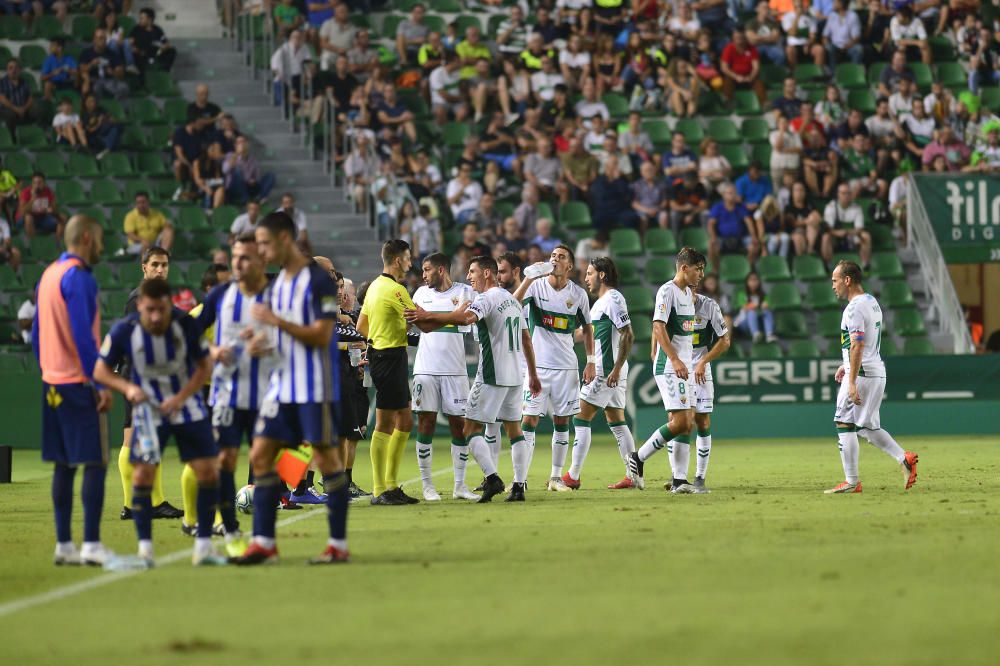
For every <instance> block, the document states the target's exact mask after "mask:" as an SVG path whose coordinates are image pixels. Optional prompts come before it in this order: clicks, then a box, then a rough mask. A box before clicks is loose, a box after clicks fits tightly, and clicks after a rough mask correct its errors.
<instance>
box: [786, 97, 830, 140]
mask: <svg viewBox="0 0 1000 666" xmlns="http://www.w3.org/2000/svg"><path fill="white" fill-rule="evenodd" d="M788 128H789V129H790V130H792V131H793V132H795V133H796V134H801V135H802V136H805V135H806V134H808V133H809V132H812V131H813V130H816V131H817V132H819V133H820V134H822V135H823V136H824V137H825V136H826V129H825V128H824V127H823V123H821V122H820V121H818V120H816V112H815V110H814V109H813V105H812V104H810V103H809V102H802V104H801V105H800V106H799V117H798V118H792V121H791V122H790V123H788Z"/></svg>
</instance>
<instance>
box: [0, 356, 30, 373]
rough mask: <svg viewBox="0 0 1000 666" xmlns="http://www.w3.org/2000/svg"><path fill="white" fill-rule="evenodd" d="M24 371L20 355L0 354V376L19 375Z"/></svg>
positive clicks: (22, 359)
mask: <svg viewBox="0 0 1000 666" xmlns="http://www.w3.org/2000/svg"><path fill="white" fill-rule="evenodd" d="M24 371H25V367H24V358H23V357H22V356H21V355H20V354H0V374H4V375H12V374H21V373H22V372H24Z"/></svg>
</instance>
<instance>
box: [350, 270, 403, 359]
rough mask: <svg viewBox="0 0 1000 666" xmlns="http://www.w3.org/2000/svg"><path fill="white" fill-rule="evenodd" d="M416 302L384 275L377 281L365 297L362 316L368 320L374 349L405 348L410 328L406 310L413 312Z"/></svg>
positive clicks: (389, 276)
mask: <svg viewBox="0 0 1000 666" xmlns="http://www.w3.org/2000/svg"><path fill="white" fill-rule="evenodd" d="M413 309H415V308H414V305H413V300H411V299H410V294H409V293H407V291H406V287H404V286H403V285H401V284H399V283H398V282H396V280H395V279H394V278H393V277H392V276H391V275H387V274H385V273H382V274H381V275H380V276H378V277H377V278H375V280H373V281H372V283H371V284H370V285H369V286H368V291H367V292H366V293H365V304H364V305H363V306H361V314H363V315H365V316H366V317H368V339H369V340H371V341H372V346H373V347H375V349H391V348H393V347H405V346H406V330H407V328H409V325H408V324H407V323H406V319H404V318H403V310H413Z"/></svg>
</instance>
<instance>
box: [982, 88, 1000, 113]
mask: <svg viewBox="0 0 1000 666" xmlns="http://www.w3.org/2000/svg"><path fill="white" fill-rule="evenodd" d="M979 97H980V99H981V100H982V102H983V106H985V107H986V108H987V109H989V110H990V111H993V112H994V113H997V112H1000V87H996V86H990V87H987V88H981V89H980V91H979Z"/></svg>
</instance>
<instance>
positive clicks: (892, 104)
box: [889, 75, 917, 121]
mask: <svg viewBox="0 0 1000 666" xmlns="http://www.w3.org/2000/svg"><path fill="white" fill-rule="evenodd" d="M915 87H916V86H915V85H914V84H913V76H912V75H907V76H904V77H902V78H901V79H900V80H899V90H897V91H896V92H894V93H892V94H891V95H889V115H890V116H892V117H893V118H895V119H896V120H897V121H899V120H902V119H903V117H904V116H908V115H909V114H910V111H911V110H912V109H913V100H914V99H917V98H916V97H915V96H914V94H913V90H914V88H915Z"/></svg>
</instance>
